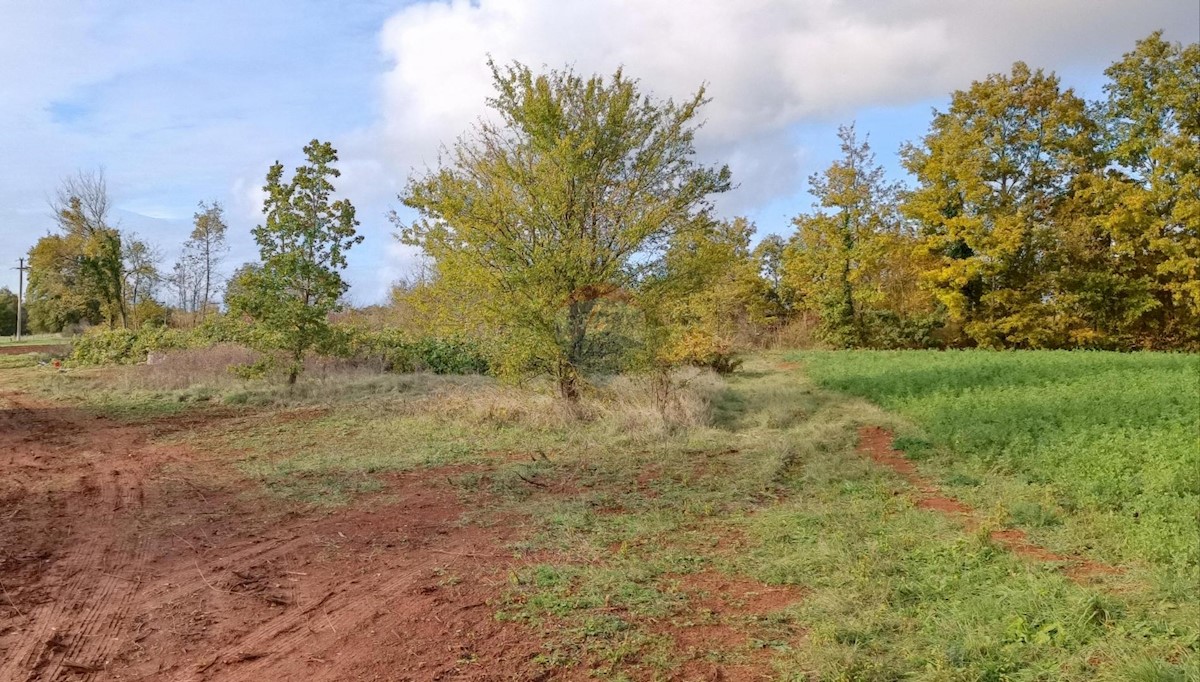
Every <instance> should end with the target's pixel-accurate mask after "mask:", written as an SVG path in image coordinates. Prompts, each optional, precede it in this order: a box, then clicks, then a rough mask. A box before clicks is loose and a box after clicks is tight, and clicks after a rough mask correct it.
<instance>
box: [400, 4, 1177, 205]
mask: <svg viewBox="0 0 1200 682" xmlns="http://www.w3.org/2000/svg"><path fill="white" fill-rule="evenodd" d="M1186 4H1187V3H1169V2H1165V1H1164V2H1148V3H1128V2H1117V1H1116V0H1100V1H1097V0H1057V1H1056V0H1044V1H1037V2H1035V1H1034V0H1019V1H1015V2H1001V3H974V2H961V1H959V2H955V1H940V2H939V1H935V0H899V1H896V2H890V3H879V2H866V1H865V0H856V1H853V2H835V1H833V0H815V1H809V2H797V1H796V0H744V1H743V2H729V1H728V0H692V1H691V2H688V3H686V4H681V3H679V2H678V1H677V0H593V1H591V2H586V3H585V2H571V3H564V2H561V1H560V0H479V1H478V2H468V1H466V0H455V1H453V2H449V3H443V2H426V3H420V4H416V5H412V6H409V7H407V8H405V9H403V10H401V11H400V12H398V13H397V14H395V15H393V16H392V18H391V19H389V20H388V22H387V23H386V24H385V26H384V29H383V33H382V38H381V43H382V47H383V50H384V52H385V53H386V54H387V55H388V56H389V57H390V58H391V59H392V60H393V62H394V65H393V67H392V69H391V70H390V72H388V73H387V74H386V76H385V77H384V79H383V97H384V120H383V122H382V134H383V136H384V139H385V140H386V144H387V146H388V156H389V157H390V159H391V160H392V161H393V162H394V163H395V164H396V165H397V166H398V167H399V168H400V170H407V169H408V168H409V167H417V168H421V167H423V166H424V165H426V164H431V163H433V162H434V161H435V160H436V153H437V149H438V145H439V144H444V143H449V142H451V141H453V139H454V138H455V137H456V136H457V135H458V134H460V133H461V132H462V131H464V130H465V129H466V128H467V127H468V126H469V125H470V124H471V123H472V122H473V120H474V119H475V118H476V117H477V116H479V115H480V114H481V113H483V111H484V98H485V97H487V96H488V95H489V94H490V83H489V75H488V71H487V68H486V66H485V63H484V62H485V59H486V55H488V54H491V55H492V56H493V57H494V58H495V59H496V60H497V61H499V62H502V63H503V62H508V61H510V60H514V59H515V60H519V61H522V62H524V63H527V64H531V65H534V66H540V65H543V64H544V65H549V66H551V67H561V66H563V65H566V64H571V65H574V66H575V68H576V69H578V70H580V71H584V72H602V73H611V72H612V71H613V70H614V69H615V68H617V67H618V66H622V65H623V66H625V67H626V70H627V72H628V73H629V74H631V75H633V76H635V77H639V78H641V79H642V80H643V83H644V85H645V86H646V87H647V88H648V89H650V90H652V91H653V92H654V93H656V94H657V95H658V96H662V97H675V98H680V97H686V96H687V95H689V94H690V93H692V92H694V91H695V89H696V88H697V87H698V86H699V85H700V84H702V83H707V84H708V93H709V95H711V97H712V98H713V101H712V103H711V104H710V105H709V107H708V108H707V109H706V110H705V112H704V115H705V116H706V118H707V119H708V122H707V125H706V126H705V128H704V130H703V131H702V133H701V135H700V137H699V138H698V144H699V146H700V151H701V154H702V156H704V157H706V158H709V159H713V160H722V161H728V162H729V163H730V164H731V166H732V168H733V170H734V177H735V180H737V181H738V182H740V183H741V189H739V190H738V193H737V194H738V195H739V197H738V199H739V200H738V201H736V202H735V204H737V205H741V206H746V205H754V204H757V203H761V202H762V201H765V200H767V199H769V198H771V197H773V196H778V195H779V194H780V193H783V192H788V191H791V190H793V189H794V188H795V187H796V184H797V182H796V181H797V178H798V174H799V171H800V168H799V158H800V155H799V154H798V152H797V150H796V149H795V148H794V145H793V144H791V141H790V139H789V131H790V130H791V129H792V127H793V126H795V125H796V124H798V123H801V122H804V121H811V120H813V119H821V120H832V119H838V118H849V117H852V116H853V113H854V111H855V110H856V109H858V108H860V107H866V106H878V105H884V104H901V103H909V102H913V101H918V100H922V99H929V98H937V97H942V96H944V95H945V94H946V93H948V92H949V91H950V90H952V89H954V88H958V87H964V86H966V85H967V84H968V83H969V82H970V81H971V80H973V79H977V78H980V77H982V76H984V75H986V74H987V73H989V72H993V71H996V70H1002V69H1006V68H1007V67H1008V66H1009V65H1010V64H1011V63H1012V62H1013V61H1015V60H1017V59H1024V60H1026V61H1029V62H1031V63H1033V64H1045V65H1046V66H1049V67H1051V68H1055V67H1069V66H1071V65H1072V64H1073V63H1074V61H1080V60H1082V61H1084V62H1087V63H1091V62H1095V61H1097V59H1096V58H1097V57H1100V58H1102V59H1107V60H1111V59H1113V58H1115V57H1117V56H1119V55H1120V53H1121V52H1123V51H1125V50H1127V49H1129V48H1130V47H1132V44H1133V41H1134V40H1136V39H1137V38H1140V37H1142V36H1144V35H1146V34H1148V33H1149V32H1150V31H1151V30H1153V29H1155V28H1158V27H1161V26H1167V27H1171V26H1175V25H1178V23H1179V21H1180V20H1186V19H1188V18H1189V16H1190V18H1191V20H1192V22H1193V23H1195V19H1196V17H1195V16H1194V15H1195V11H1194V8H1193V9H1192V10H1189V9H1188V8H1186V7H1183V5H1186ZM1183 38H1184V39H1186V38H1187V36H1184V37H1183ZM1102 64H1103V62H1101V66H1099V68H1103V67H1102Z"/></svg>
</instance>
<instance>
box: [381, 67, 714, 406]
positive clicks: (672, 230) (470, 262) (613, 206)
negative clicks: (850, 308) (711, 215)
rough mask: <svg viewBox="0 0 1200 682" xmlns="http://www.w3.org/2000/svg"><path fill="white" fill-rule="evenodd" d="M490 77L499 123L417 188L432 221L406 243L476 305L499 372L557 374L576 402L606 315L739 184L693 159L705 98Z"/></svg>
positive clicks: (553, 77)
mask: <svg viewBox="0 0 1200 682" xmlns="http://www.w3.org/2000/svg"><path fill="white" fill-rule="evenodd" d="M490 66H491V69H492V76H493V82H494V85H495V88H496V94H495V96H493V97H492V98H490V99H489V100H488V105H489V106H490V108H491V109H492V112H493V113H494V115H495V116H494V117H493V118H491V119H487V120H484V121H481V122H480V123H479V124H477V125H476V126H475V127H474V129H473V130H472V131H471V132H470V133H468V134H467V135H466V136H464V137H462V138H460V140H459V141H458V142H457V143H456V144H455V145H454V146H453V148H452V149H449V150H448V151H447V156H446V157H445V158H444V159H443V160H442V162H441V165H440V167H439V168H437V169H436V170H432V171H431V172H429V173H428V174H426V175H424V176H423V177H417V178H414V179H412V180H410V183H409V185H408V187H407V189H406V190H405V192H404V193H403V194H402V196H401V199H402V201H403V202H404V204H405V205H407V206H409V207H410V208H413V209H415V210H416V211H417V212H418V213H419V215H420V218H419V219H418V220H416V221H415V222H412V223H410V224H400V225H399V227H400V231H399V236H400V238H401V240H402V241H404V242H405V243H407V244H411V245H415V246H418V247H420V248H421V249H422V250H423V251H424V253H425V254H426V255H427V256H429V257H430V258H431V259H432V260H433V261H434V263H435V264H436V268H437V271H438V281H439V282H440V283H442V284H444V285H445V286H450V287H457V288H461V289H463V290H469V291H471V292H473V293H474V295H475V297H476V298H475V300H476V301H477V304H476V305H477V306H478V308H477V310H478V311H479V312H480V313H481V315H482V317H484V318H486V320H485V322H486V324H487V326H488V327H489V328H490V329H491V330H493V331H494V332H495V343H494V344H493V346H492V347H493V348H494V349H495V351H496V354H497V356H498V358H499V360H500V361H501V362H499V363H497V364H498V366H500V367H501V368H505V367H507V368H509V369H511V370H513V371H516V369H517V368H519V369H520V370H524V371H529V370H534V371H545V372H548V373H550V374H552V375H553V376H554V377H555V379H556V380H557V382H558V386H559V390H560V393H561V395H562V396H563V397H564V398H567V399H569V400H573V399H575V398H577V397H578V395H579V387H580V381H581V369H582V368H583V367H584V365H585V364H586V363H587V362H588V361H589V354H590V353H591V352H593V351H591V350H589V349H590V346H589V343H588V335H589V330H590V329H589V325H590V321H591V320H592V319H593V313H594V312H595V311H596V308H597V305H598V304H599V303H600V302H601V301H603V300H605V299H606V298H610V297H612V296H614V295H616V294H617V293H618V292H621V291H623V290H625V289H626V288H628V287H631V286H633V285H634V284H636V283H637V282H638V280H639V278H640V276H641V275H642V274H643V273H644V269H645V268H646V267H648V266H649V264H650V263H652V262H654V261H655V260H656V259H657V258H658V257H660V256H661V254H662V253H663V251H665V249H666V247H667V245H668V244H669V242H670V241H671V239H672V237H673V236H674V235H676V234H677V233H679V232H681V231H685V230H688V229H691V228H692V227H694V226H696V225H697V224H700V223H702V222H703V221H702V220H700V218H701V217H703V216H704V215H705V214H707V213H708V212H709V211H710V203H709V198H710V197H711V196H712V195H713V194H714V193H717V192H723V191H726V190H727V189H729V187H730V182H729V171H728V169H727V168H725V167H706V166H703V165H700V164H698V163H697V162H696V161H695V160H694V158H693V157H694V148H693V136H694V134H695V130H696V126H697V122H696V117H697V114H698V112H699V110H700V108H701V106H702V105H703V104H704V103H705V101H706V100H705V97H704V91H703V88H701V89H700V90H699V91H698V92H697V93H696V94H695V95H694V96H692V97H690V98H689V99H687V100H684V101H682V102H678V103H677V102H674V101H671V100H667V101H662V100H657V99H654V98H652V97H650V96H648V95H645V94H643V93H642V92H641V89H640V87H639V84H638V82H637V81H636V80H634V79H630V78H628V77H626V76H625V74H624V73H623V72H621V71H617V72H616V73H615V74H613V76H612V77H610V78H604V77H601V76H592V77H583V76H580V75H578V74H576V73H574V72H573V71H572V70H570V69H568V70H564V71H550V72H549V73H545V74H535V73H533V72H532V71H531V70H530V69H529V68H528V67H526V66H523V65H521V64H513V65H512V66H508V67H499V66H497V65H496V64H494V63H491V64H490Z"/></svg>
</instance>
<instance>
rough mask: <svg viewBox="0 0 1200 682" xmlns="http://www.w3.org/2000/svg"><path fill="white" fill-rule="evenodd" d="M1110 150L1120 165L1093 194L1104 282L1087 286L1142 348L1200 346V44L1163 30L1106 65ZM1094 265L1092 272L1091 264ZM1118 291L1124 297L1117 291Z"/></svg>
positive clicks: (1114, 161)
mask: <svg viewBox="0 0 1200 682" xmlns="http://www.w3.org/2000/svg"><path fill="white" fill-rule="evenodd" d="M1105 74H1106V75H1107V76H1108V79H1109V80H1108V83H1107V84H1106V85H1105V86H1104V90H1105V92H1106V94H1107V99H1106V101H1105V102H1104V103H1103V106H1102V113H1103V117H1104V118H1103V120H1104V122H1105V124H1106V126H1105V127H1106V133H1107V135H1106V137H1107V142H1108V144H1107V152H1108V156H1109V159H1110V161H1111V162H1112V164H1113V165H1114V166H1115V169H1113V171H1112V172H1110V173H1109V174H1108V176H1107V177H1106V178H1105V180H1106V182H1103V183H1102V182H1097V183H1096V187H1095V188H1094V190H1095V191H1093V192H1092V193H1090V194H1089V196H1088V197H1087V199H1088V200H1090V201H1092V202H1093V203H1094V204H1099V205H1101V206H1103V207H1104V211H1103V213H1102V214H1101V220H1100V222H1099V225H1098V228H1099V229H1097V230H1096V233H1097V237H1096V238H1097V239H1099V240H1101V241H1102V242H1103V245H1104V246H1105V247H1106V248H1105V249H1103V251H1102V253H1101V256H1102V257H1103V260H1104V262H1103V264H1102V265H1103V269H1104V270H1105V271H1106V272H1107V277H1106V279H1109V280H1111V279H1115V280H1116V281H1115V282H1112V283H1111V284H1110V283H1108V282H1104V284H1106V285H1107V286H1103V287H1101V286H1096V283H1094V282H1093V283H1091V284H1093V286H1091V287H1089V289H1090V290H1091V291H1093V292H1096V293H1098V294H1102V295H1101V296H1098V297H1097V298H1098V299H1099V300H1097V304H1098V306H1099V305H1105V306H1111V305H1112V302H1113V301H1114V300H1125V301H1127V303H1126V305H1124V306H1123V307H1122V308H1121V309H1119V310H1116V311H1113V313H1112V316H1113V317H1114V318H1115V320H1114V323H1113V324H1115V325H1119V329H1121V331H1124V332H1127V333H1129V334H1130V335H1131V336H1133V337H1134V339H1135V342H1137V339H1138V338H1140V339H1141V341H1140V343H1139V345H1150V346H1165V347H1171V346H1179V345H1187V344H1192V345H1195V344H1197V343H1200V43H1192V44H1190V45H1187V46H1186V47H1185V46H1182V45H1180V44H1178V43H1170V42H1168V41H1165V40H1163V38H1162V32H1161V31H1160V32H1156V33H1153V34H1151V35H1150V36H1149V37H1147V38H1145V39H1144V40H1141V41H1138V43H1137V45H1136V46H1135V48H1134V49H1133V50H1132V51H1130V52H1129V53H1127V54H1125V55H1124V56H1123V57H1122V58H1121V59H1120V60H1119V61H1117V62H1116V63H1114V64H1112V65H1111V66H1110V67H1109V68H1108V69H1107V70H1106V71H1105ZM1093 269H1094V268H1093ZM1113 290H1118V291H1120V292H1121V293H1123V294H1124V296H1121V297H1119V298H1118V297H1117V296H1116V295H1115V293H1114V291H1113Z"/></svg>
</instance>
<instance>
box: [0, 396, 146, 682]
mask: <svg viewBox="0 0 1200 682" xmlns="http://www.w3.org/2000/svg"><path fill="white" fill-rule="evenodd" d="M3 400H4V403H5V405H6V406H7V407H8V409H6V410H4V412H5V413H6V415H7V418H6V420H5V421H6V427H7V428H6V429H5V431H6V433H5V437H0V447H4V446H8V448H7V450H8V452H9V453H10V455H12V456H13V457H14V458H18V457H21V456H22V455H24V459H33V460H37V461H45V460H50V461H49V462H47V464H46V466H45V467H44V470H45V471H50V472H55V473H62V472H64V471H71V474H72V475H73V476H74V477H75V482H76V483H75V485H73V486H70V487H68V488H67V489H66V490H65V491H63V490H54V489H53V487H52V486H53V482H52V481H46V480H32V479H27V480H25V481H19V482H18V484H19V485H26V486H40V487H42V488H44V489H46V488H48V489H46V490H44V492H45V493H46V494H47V496H48V497H54V496H55V493H58V494H60V495H61V494H62V493H64V492H65V493H67V496H68V497H70V498H71V499H73V500H76V501H77V502H82V503H83V507H84V508H85V511H84V513H83V514H81V515H78V516H76V515H69V514H62V516H61V517H60V518H59V519H57V520H58V521H60V522H62V523H65V524H68V525H69V528H68V530H67V537H68V538H69V539H70V541H69V542H70V545H71V551H70V552H69V553H67V554H66V556H64V557H63V558H62V560H60V561H57V562H55V563H54V565H53V566H52V567H51V568H50V570H49V571H47V577H48V578H49V580H43V581H42V582H43V583H44V584H43V586H42V587H44V588H46V589H49V590H52V591H53V598H52V599H50V600H48V601H47V602H45V603H43V604H39V605H37V606H35V607H34V608H32V609H30V610H29V612H28V613H26V614H24V619H25V622H24V623H23V624H21V625H20V626H18V627H17V634H16V637H15V638H14V641H13V642H11V643H10V644H9V645H8V647H7V652H6V654H7V655H6V656H5V659H6V663H5V664H4V665H2V666H0V679H6V680H7V679H14V680H17V679H26V680H55V679H59V678H60V677H64V676H67V675H70V676H72V677H73V678H74V679H83V680H88V679H94V676H95V674H96V673H97V672H99V671H100V670H102V669H104V667H105V666H106V665H107V662H108V661H107V656H108V655H109V654H110V653H111V652H112V650H113V649H114V647H115V642H114V641H113V638H112V637H111V636H110V635H109V633H110V632H111V630H112V627H113V625H114V624H115V623H116V622H119V621H120V620H121V619H122V618H123V617H124V615H125V614H126V613H127V612H128V608H129V604H130V600H131V598H132V596H133V594H134V592H135V591H136V586H135V585H131V584H130V583H129V582H128V581H125V580H122V579H120V578H117V577H115V576H114V575H112V574H111V573H109V571H111V570H114V569H115V570H119V568H120V567H122V566H126V565H130V564H133V565H136V563H137V560H138V554H139V553H138V546H139V541H138V539H137V536H136V535H134V534H126V533H121V532H120V531H119V530H118V528H119V527H120V526H121V525H122V524H121V523H120V519H118V516H119V515H122V512H123V510H124V509H125V508H126V507H128V506H132V505H136V504H137V503H138V502H140V499H141V497H142V493H141V483H140V478H139V477H137V476H132V477H131V476H125V477H124V478H122V476H121V473H120V471H119V469H116V468H114V469H112V470H111V474H110V476H109V480H108V481H106V482H105V483H104V484H101V485H96V483H95V480H96V478H98V477H99V474H98V471H97V470H98V464H99V463H100V462H101V461H104V460H105V459H106V456H108V457H112V456H114V455H119V454H121V453H120V449H121V443H122V442H129V441H130V440H132V439H127V438H125V437H124V436H128V435H130V434H129V433H128V429H127V428H123V427H119V426H112V427H111V428H106V427H108V426H110V425H107V424H99V425H98V426H100V428H99V429H95V428H94V426H95V425H93V424H90V423H81V422H82V420H81V417H80V415H76V414H74V413H72V412H69V411H65V410H61V409H60V408H55V407H50V406H40V405H39V404H37V403H36V402H33V401H29V400H28V399H26V398H24V397H23V396H20V395H18V394H11V393H10V394H5V395H4V396H3ZM85 431H91V434H90V437H91V438H94V439H97V441H98V442H99V443H101V444H103V446H102V447H101V448H100V449H99V450H89V449H86V448H76V451H75V452H72V451H71V446H72V445H73V444H76V443H77V441H76V439H77V438H78V437H79V436H80V434H81V433H82V432H85ZM14 436H16V437H17V438H19V441H20V442H19V443H12V442H10V441H12V440H13V439H14ZM6 468H7V467H6ZM72 470H73V471H72ZM50 478H57V477H55V476H53V474H52V475H51V477H50ZM126 481H130V482H131V484H132V485H130V484H127V483H126ZM18 511H20V510H19V509H18ZM81 516H85V517H86V519H87V522H88V523H87V527H86V528H81V527H77V526H79V524H78V523H77V521H78V520H79V518H80V517H81ZM56 581H57V582H56ZM14 608H15V605H14ZM22 676H24V677H22Z"/></svg>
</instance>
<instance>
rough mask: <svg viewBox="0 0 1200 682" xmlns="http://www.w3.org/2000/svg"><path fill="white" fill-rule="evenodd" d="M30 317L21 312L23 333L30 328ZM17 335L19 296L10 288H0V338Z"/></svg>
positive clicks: (23, 311)
mask: <svg viewBox="0 0 1200 682" xmlns="http://www.w3.org/2000/svg"><path fill="white" fill-rule="evenodd" d="M28 318H29V316H28V315H26V314H25V310H24V309H22V310H21V323H22V324H21V331H22V333H24V332H26V331H27V330H28V328H29V325H28V323H27V322H26V320H28ZM16 333H17V295H16V294H15V293H14V292H13V291H12V289H9V288H8V287H2V288H0V336H13V335H15V334H16Z"/></svg>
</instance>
